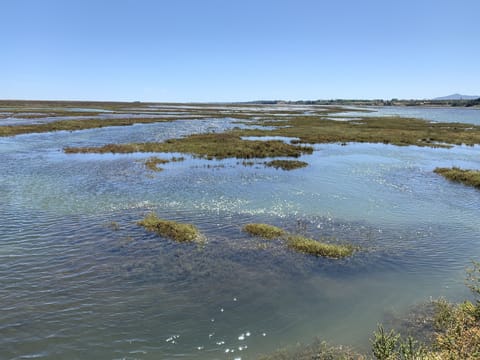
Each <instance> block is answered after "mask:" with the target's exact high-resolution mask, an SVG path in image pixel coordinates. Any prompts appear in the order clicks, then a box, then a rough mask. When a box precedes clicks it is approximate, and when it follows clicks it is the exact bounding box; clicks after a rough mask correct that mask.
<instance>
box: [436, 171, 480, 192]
mask: <svg viewBox="0 0 480 360" xmlns="http://www.w3.org/2000/svg"><path fill="white" fill-rule="evenodd" d="M434 172H435V173H437V174H439V175H442V176H443V177H444V178H446V179H448V180H451V181H455V182H459V183H462V184H465V185H469V186H473V187H475V188H477V189H480V170H464V169H460V168H458V167H452V168H436V169H435V170H434Z"/></svg>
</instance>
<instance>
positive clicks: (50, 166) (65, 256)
mask: <svg viewBox="0 0 480 360" xmlns="http://www.w3.org/2000/svg"><path fill="white" fill-rule="evenodd" d="M425 116H429V115H425ZM467 120H468V119H466V120H465V121H467ZM234 126H238V124H234V123H232V121H231V120H229V119H224V120H218V119H217V120H185V121H178V122H173V123H160V124H148V125H135V126H131V127H125V128H121V127H118V128H104V129H95V130H86V131H80V132H73V133H69V132H58V133H52V134H32V135H22V136H17V137H14V138H0V159H1V164H2V165H1V166H2V168H1V171H2V173H1V178H0V199H1V200H0V205H1V206H0V219H1V220H0V224H1V226H0V282H1V283H0V285H1V286H0V358H1V359H23V358H48V359H76V358H78V359H80V358H82V359H83V358H102V359H160V358H161V359H172V358H183V359H235V358H242V359H255V358H256V356H257V355H258V354H260V353H266V352H269V351H272V350H274V349H276V348H278V347H280V346H285V345H289V344H294V343H296V342H299V341H300V342H309V341H311V340H312V339H313V337H315V336H319V337H321V338H322V339H325V340H329V341H332V342H336V343H344V344H351V345H354V346H356V347H357V348H359V349H365V348H367V347H368V338H369V337H370V334H371V332H372V331H373V329H374V328H375V326H376V324H377V323H378V322H381V321H382V319H383V318H384V315H385V314H386V313H389V312H392V311H393V312H396V313H400V314H401V313H402V312H404V311H406V309H408V307H409V306H411V305H412V304H414V303H416V302H419V301H423V300H426V299H429V298H430V297H437V296H446V297H448V298H450V299H452V300H457V299H461V298H464V297H465V296H468V292H467V290H466V289H465V288H464V286H463V278H464V270H465V267H467V266H468V265H469V261H470V260H471V259H479V258H480V246H479V245H480V222H479V221H478V219H479V218H480V192H479V191H477V190H475V189H472V188H468V187H465V186H462V185H457V184H453V183H450V182H448V181H445V180H444V179H443V178H441V177H439V176H437V175H435V174H434V173H432V170H433V169H434V168H435V167H436V166H452V165H455V166H461V167H468V168H476V169H480V160H479V159H480V157H479V155H480V150H479V148H478V147H455V148H453V149H424V148H416V147H394V146H388V145H370V144H349V145H347V146H339V145H317V146H316V151H315V152H314V154H313V155H308V156H304V157H303V158H302V160H305V161H307V162H308V163H309V164H310V165H309V166H308V167H307V168H304V169H300V170H296V171H292V172H284V171H281V170H275V169H271V168H264V166H263V165H262V164H261V162H262V161H259V162H258V163H257V164H255V165H254V166H249V167H244V166H242V165H240V164H238V162H237V161H236V160H225V161H206V160H198V159H192V158H189V157H187V159H186V160H185V161H184V162H177V163H169V164H167V165H164V166H163V167H164V168H165V170H164V171H163V172H160V173H152V172H149V171H148V170H146V169H145V167H144V166H143V164H142V163H141V161H142V160H144V159H146V158H147V157H148V156H149V155H151V154H131V155H81V154H78V155H66V154H63V152H62V151H61V150H62V148H63V147H65V146H92V145H102V144H105V143H110V142H119V143H121V142H127V141H151V140H155V141H160V140H164V139H167V138H172V137H178V136H185V135H188V134H191V133H199V132H207V131H224V130H227V129H229V128H231V127H234ZM165 156H171V155H165ZM150 211H156V212H157V213H159V214H160V216H162V217H165V218H168V219H174V220H180V221H185V222H190V223H194V224H196V225H197V226H198V227H199V228H200V230H201V231H202V232H203V233H204V234H205V235H206V237H207V238H208V242H207V243H206V245H204V246H201V247H199V246H196V245H192V244H177V243H173V242H171V241H168V240H166V239H161V238H158V237H156V236H154V235H152V234H150V233H147V232H145V231H144V230H143V229H142V228H140V227H138V226H137V225H136V224H135V222H136V221H137V220H139V219H141V218H142V217H143V216H144V215H145V214H146V213H148V212H150ZM112 222H115V223H116V224H113V225H112ZM248 222H268V223H271V224H275V225H279V226H282V227H285V228H287V229H289V230H290V231H292V232H300V233H305V234H307V235H310V236H313V237H321V236H327V237H336V238H338V239H341V240H342V241H346V242H351V243H354V244H357V245H359V246H361V247H362V249H363V250H362V251H360V252H358V253H357V254H356V255H355V256H353V257H352V258H350V259H346V260H329V259H322V258H315V257H310V256H305V255H302V254H296V253H292V252H290V251H288V250H287V249H285V248H284V247H283V246H282V244H281V243H278V242H275V241H273V242H265V241H261V240H257V239H253V238H250V237H248V236H246V235H245V234H244V233H242V231H241V227H242V225H244V224H246V223H248ZM233 351H234V352H233Z"/></svg>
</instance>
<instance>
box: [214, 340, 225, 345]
mask: <svg viewBox="0 0 480 360" xmlns="http://www.w3.org/2000/svg"><path fill="white" fill-rule="evenodd" d="M215 344H217V345H224V344H225V341H223V340H222V341H217V342H216V343H215Z"/></svg>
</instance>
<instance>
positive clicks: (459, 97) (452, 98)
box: [433, 94, 480, 100]
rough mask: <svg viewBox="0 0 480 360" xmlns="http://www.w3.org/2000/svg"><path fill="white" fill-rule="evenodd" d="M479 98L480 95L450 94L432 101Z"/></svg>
mask: <svg viewBox="0 0 480 360" xmlns="http://www.w3.org/2000/svg"><path fill="white" fill-rule="evenodd" d="M478 98H480V95H461V94H452V95H448V96H442V97H437V98H434V99H433V100H475V99H478Z"/></svg>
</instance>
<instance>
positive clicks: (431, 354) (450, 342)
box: [258, 262, 480, 360]
mask: <svg viewBox="0 0 480 360" xmlns="http://www.w3.org/2000/svg"><path fill="white" fill-rule="evenodd" d="M467 286H468V287H469V288H470V290H471V291H472V294H473V297H474V300H473V302H472V301H470V300H465V301H463V302H461V303H459V304H453V303H449V302H448V301H446V300H445V299H439V300H432V301H431V302H430V303H429V304H428V305H429V306H428V307H426V308H428V309H429V310H428V311H427V312H425V313H422V314H421V315H420V317H419V318H413V319H410V323H409V324H406V325H407V328H406V329H405V330H404V331H403V332H402V333H400V332H399V331H397V330H395V329H391V330H389V331H387V330H385V329H384V327H383V326H382V325H379V326H378V328H377V330H376V331H375V332H374V333H373V336H372V337H371V339H370V343H371V349H370V354H361V353H359V352H356V351H354V350H353V349H351V348H349V347H346V346H341V345H330V344H327V343H326V342H322V341H320V340H317V341H315V342H313V343H312V344H310V345H301V344H299V345H297V346H295V347H290V348H284V349H280V350H277V351H275V352H273V353H272V354H268V355H264V356H260V357H259V358H258V359H259V360H311V359H317V360H367V359H377V360H478V359H480V263H479V262H473V267H472V268H471V269H469V270H468V271H467ZM418 322H420V323H421V328H422V329H423V331H424V332H426V334H420V335H421V336H422V338H425V339H426V340H423V339H419V338H416V337H414V336H412V335H411V333H413V328H414V327H417V326H418V325H417V323H418ZM409 327H410V328H409ZM411 330H412V331H411ZM417 332H418V331H417Z"/></svg>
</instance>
